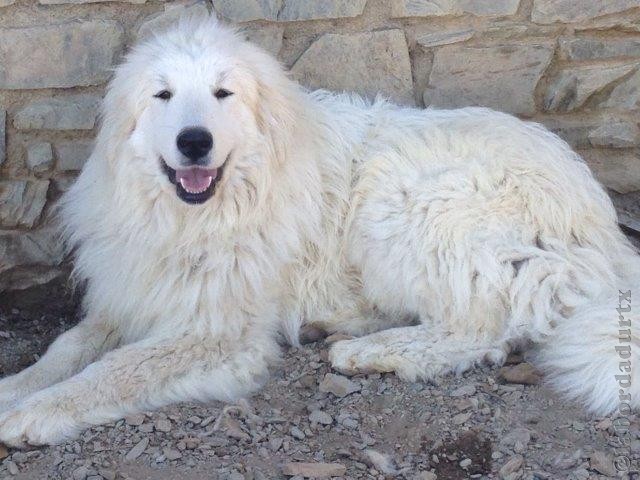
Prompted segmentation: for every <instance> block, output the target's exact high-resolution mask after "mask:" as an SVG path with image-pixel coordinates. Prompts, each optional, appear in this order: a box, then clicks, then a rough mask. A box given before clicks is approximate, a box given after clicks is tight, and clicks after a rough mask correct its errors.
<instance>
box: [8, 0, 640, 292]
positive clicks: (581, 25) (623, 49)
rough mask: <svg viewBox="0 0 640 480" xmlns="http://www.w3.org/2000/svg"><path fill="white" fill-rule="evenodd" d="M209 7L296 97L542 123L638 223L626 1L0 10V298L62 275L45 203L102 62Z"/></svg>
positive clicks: (89, 0) (58, 188) (630, 7)
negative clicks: (309, 94) (286, 76)
mask: <svg viewBox="0 0 640 480" xmlns="http://www.w3.org/2000/svg"><path fill="white" fill-rule="evenodd" d="M212 9H213V10H215V11H216V12H217V14H218V15H220V16H221V17H224V18H227V19H229V20H231V21H234V22H238V23H240V24H241V25H243V26H244V27H245V28H246V34H247V36H248V37H250V38H251V39H252V40H254V41H255V42H257V43H259V44H261V45H262V46H264V47H265V48H266V49H267V50H269V51H271V52H273V54H274V55H277V56H278V58H279V59H280V60H281V61H282V62H283V64H284V65H286V66H287V67H288V68H291V71H292V75H293V76H294V77H295V78H296V79H299V80H300V81H301V82H302V83H304V84H306V85H308V86H310V87H327V88H331V89H336V90H342V89H348V90H355V91H359V92H362V93H364V94H366V95H374V94H376V92H382V93H384V94H385V95H388V96H390V97H391V98H393V99H394V100H396V101H398V102H402V103H405V104H415V105H418V106H425V105H427V106H436V107H458V106H465V105H485V106H489V107H493V108H497V109H500V110H505V111H507V112H511V113H514V114H516V115H519V116H521V117H524V118H532V119H534V120H536V121H540V122H542V123H544V124H546V125H547V126H549V127H550V128H552V129H553V130H554V131H556V132H558V133H559V134H560V135H561V136H563V137H564V138H565V139H566V140H567V141H569V142H570V143H571V144H572V145H573V146H574V147H575V148H576V149H578V150H579V151H580V152H581V153H582V154H583V155H584V158H585V159H586V161H587V162H589V164H590V165H591V166H592V167H593V169H594V171H595V173H596V175H597V176H598V178H599V179H600V180H601V181H602V182H603V183H604V184H605V185H606V186H607V187H608V188H609V189H610V191H611V194H612V196H613V197H614V199H615V201H616V203H617V205H618V208H619V211H620V212H621V220H622V222H623V223H625V224H627V225H628V226H634V225H635V228H636V229H638V225H639V224H640V221H639V220H640V200H639V199H640V129H639V123H638V122H639V121H640V115H639V114H640V0H437V1H436V0H390V1H383V0H317V1H311V0H212V2H211V3H205V2H202V3H197V2H196V3H176V2H161V1H158V0H148V1H145V0H129V1H122V2H115V1H102V2H101V1H100V0H0V291H2V290H7V289H20V288H25V287H28V286H31V285H34V284H38V283H43V282H46V281H49V280H51V279H53V278H55V277H59V276H61V275H62V274H63V272H64V269H63V267H62V266H61V265H63V264H64V263H63V253H62V250H61V248H60V242H59V240H58V238H57V237H56V235H55V230H54V229H53V228H52V222H51V217H52V212H53V209H52V206H53V204H54V203H55V200H56V198H58V197H59V195H60V194H61V192H63V191H64V190H65V189H67V188H68V186H69V185H70V183H71V182H73V179H74V177H75V175H76V174H77V172H78V170H80V168H81V167H82V164H83V162H84V161H85V159H86V157H87V155H88V152H89V150H90V148H91V140H92V138H93V136H94V135H95V133H96V121H97V120H96V115H97V110H98V105H99V102H100V99H101V96H102V92H103V89H104V86H105V82H107V81H108V79H109V76H110V67H111V66H112V65H113V64H114V63H115V62H117V61H118V59H119V58H120V57H121V56H122V53H123V52H124V51H125V50H126V48H127V46H128V45H130V44H131V43H132V42H133V41H134V40H135V39H136V38H138V37H140V36H144V35H148V33H149V32H150V31H153V30H154V29H158V28H162V26H163V25H164V24H166V23H167V22H170V21H171V20H172V19H174V18H176V17H177V16H178V15H179V14H180V13H181V12H182V11H183V10H193V11H196V12H197V11H200V12H202V13H204V12H206V11H207V10H212Z"/></svg>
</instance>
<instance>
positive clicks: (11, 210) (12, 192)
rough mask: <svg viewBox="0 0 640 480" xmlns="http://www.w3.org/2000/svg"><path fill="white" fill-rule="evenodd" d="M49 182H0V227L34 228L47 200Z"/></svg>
mask: <svg viewBox="0 0 640 480" xmlns="http://www.w3.org/2000/svg"><path fill="white" fill-rule="evenodd" d="M48 189H49V180H32V181H30V180H0V226H2V227H10V228H13V227H27V228H31V227H33V226H34V225H35V224H36V222H37V221H38V219H39V218H40V215H41V213H42V209H43V208H44V205H45V203H46V200H47V190H48Z"/></svg>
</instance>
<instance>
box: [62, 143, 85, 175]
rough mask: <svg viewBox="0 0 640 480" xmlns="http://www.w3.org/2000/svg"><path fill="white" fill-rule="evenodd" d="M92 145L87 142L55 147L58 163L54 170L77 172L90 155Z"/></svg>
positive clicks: (63, 144)
mask: <svg viewBox="0 0 640 480" xmlns="http://www.w3.org/2000/svg"><path fill="white" fill-rule="evenodd" d="M92 146H93V144H92V143H91V142H88V141H80V142H64V143H59V144H57V145H56V146H55V150H56V155H57V157H58V163H57V165H56V169H57V170H59V171H61V172H69V171H79V170H81V169H82V166H83V165H84V163H85V162H86V161H87V159H88V158H89V155H91V148H92Z"/></svg>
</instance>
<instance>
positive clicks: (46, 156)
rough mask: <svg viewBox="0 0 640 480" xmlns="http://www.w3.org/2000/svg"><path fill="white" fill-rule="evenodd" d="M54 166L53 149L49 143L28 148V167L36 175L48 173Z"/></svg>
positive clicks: (32, 145)
mask: <svg viewBox="0 0 640 480" xmlns="http://www.w3.org/2000/svg"><path fill="white" fill-rule="evenodd" d="M52 166H53V149H52V148H51V144H50V143H49V142H38V143H34V144H31V145H29V146H28V147H27V167H29V170H31V171H32V172H34V173H42V172H46V171H47V170H49V169H50V168H51V167H52Z"/></svg>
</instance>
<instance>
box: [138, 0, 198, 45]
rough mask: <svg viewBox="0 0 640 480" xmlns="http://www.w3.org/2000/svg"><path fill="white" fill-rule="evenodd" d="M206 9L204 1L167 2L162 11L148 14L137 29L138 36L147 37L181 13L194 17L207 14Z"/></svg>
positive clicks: (163, 27)
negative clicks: (186, 2)
mask: <svg viewBox="0 0 640 480" xmlns="http://www.w3.org/2000/svg"><path fill="white" fill-rule="evenodd" d="M208 13H209V10H208V9H207V6H206V3H205V2H204V1H196V2H193V3H188V4H177V5H176V4H173V3H167V4H165V5H164V11H162V12H157V13H154V14H152V15H150V16H149V17H148V18H147V19H146V20H145V21H144V22H143V23H142V25H140V27H139V29H138V38H146V37H149V36H150V35H151V34H152V33H154V32H160V31H162V30H165V29H166V28H167V27H169V26H170V25H171V24H172V23H173V22H175V21H176V20H178V19H179V18H180V17H181V16H182V15H193V16H194V17H202V16H204V15H207V14H208Z"/></svg>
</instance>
